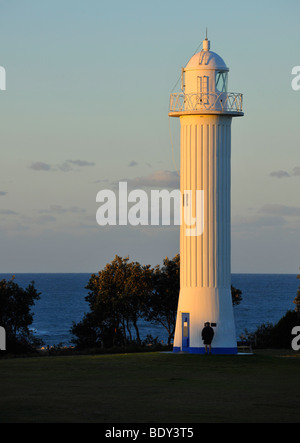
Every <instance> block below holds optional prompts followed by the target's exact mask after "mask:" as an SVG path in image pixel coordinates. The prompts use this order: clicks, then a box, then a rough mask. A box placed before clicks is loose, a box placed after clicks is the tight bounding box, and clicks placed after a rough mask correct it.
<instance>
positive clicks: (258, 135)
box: [0, 0, 300, 274]
mask: <svg viewBox="0 0 300 443" xmlns="http://www.w3.org/2000/svg"><path fill="white" fill-rule="evenodd" d="M299 16H300V3H299V1H298V0H287V1H285V2H282V1H275V2H274V1H269V0H261V1H256V0H254V1H252V2H241V1H235V0H228V1H227V2H223V1H218V0H216V1H214V2H207V1H202V0H197V1H194V0H186V1H185V2H182V1H177V0H172V1H171V0H163V1H161V0H160V1H157V0H152V1H151V2H149V1H147V2H146V1H143V0H139V1H135V0H128V1H126V2H125V1H124V0H116V1H110V2H106V1H105V2H104V1H102V0H85V1H83V0H51V1H48V0H43V1H40V0H26V2H25V1H24V0H2V1H1V0H0V66H2V67H4V68H5V71H6V90H5V91H0V116H1V121H0V128H1V129H0V147H1V148H0V149H1V161H0V245H1V250H0V272H2V273H22V272H25V273H26V272H30V273H35V272H36V273H38V272H88V273H89V272H91V273H92V272H97V271H98V270H100V269H102V268H103V267H104V266H105V264H106V263H108V262H110V261H111V260H113V258H114V256H115V255H116V254H117V255H120V256H124V257H125V256H129V257H130V259H131V260H133V261H139V262H140V263H142V264H151V265H153V266H154V265H156V264H161V263H162V261H163V259H164V258H165V257H166V256H168V257H174V256H175V255H176V254H177V253H178V252H179V228H178V226H169V227H167V226H155V227H154V226H149V227H146V226H130V225H128V226H106V227H101V226H99V225H98V224H97V222H96V212H97V209H98V208H99V203H97V202H96V196H97V193H98V192H99V191H100V190H103V189H116V187H117V186H118V183H119V182H120V181H126V182H128V183H129V185H130V186H131V187H132V188H137V187H138V188H139V189H140V188H143V189H146V190H148V191H149V189H150V188H151V187H152V188H155V187H156V188H159V189H174V188H175V187H176V184H177V183H179V182H178V180H179V176H178V174H177V172H176V171H177V168H178V165H179V163H180V140H179V133H180V131H179V121H178V119H171V120H170V119H169V117H168V106H169V97H170V93H171V92H172V91H176V92H177V91H179V90H180V83H178V79H179V77H180V73H181V68H182V67H183V66H185V65H186V64H187V62H188V60H189V59H190V58H191V57H192V56H193V54H194V53H195V51H196V50H197V48H199V45H201V42H202V40H203V39H204V38H205V33H206V28H208V37H209V39H210V41H211V50H212V51H214V52H217V53H218V54H219V55H220V56H221V57H222V58H223V59H224V60H225V62H226V64H227V65H228V66H229V68H230V73H229V90H230V91H232V92H240V93H243V94H244V112H245V116H244V117H243V118H238V119H234V120H233V124H232V159H231V164H232V208H231V210H232V272H233V273H290V274H294V273H297V272H298V268H299V267H300V193H299V189H300V188H299V187H300V155H299V145H300V125H299V110H300V91H295V90H293V89H292V87H291V82H292V79H293V76H292V75H291V73H292V69H293V67H295V66H300V52H299V43H300V26H299V22H298V21H299ZM170 134H171V135H170ZM172 150H173V152H174V155H173V152H172Z"/></svg>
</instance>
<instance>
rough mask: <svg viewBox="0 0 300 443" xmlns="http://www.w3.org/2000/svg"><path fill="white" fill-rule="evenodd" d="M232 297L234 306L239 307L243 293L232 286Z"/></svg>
mask: <svg viewBox="0 0 300 443" xmlns="http://www.w3.org/2000/svg"><path fill="white" fill-rule="evenodd" d="M231 297H232V304H233V306H237V305H239V304H240V303H241V301H242V291H241V290H240V289H236V288H235V287H234V286H232V285H231Z"/></svg>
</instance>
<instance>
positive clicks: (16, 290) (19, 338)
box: [0, 277, 42, 352]
mask: <svg viewBox="0 0 300 443" xmlns="http://www.w3.org/2000/svg"><path fill="white" fill-rule="evenodd" d="M39 298H40V293H38V292H37V290H36V289H35V286H34V282H31V283H30V284H29V285H28V287H27V288H26V289H23V288H21V287H20V286H19V285H17V284H16V283H15V282H14V277H13V278H12V279H11V280H8V281H7V280H5V279H3V280H1V281H0V325H1V326H3V327H4V328H5V331H6V341H7V349H8V350H9V351H10V352H25V351H28V350H31V349H33V348H34V347H35V346H37V345H40V344H41V343H42V342H41V341H40V340H37V339H35V338H34V336H33V334H32V333H31V331H30V329H29V326H30V325H31V324H32V322H33V314H32V313H31V307H32V306H33V305H34V303H35V301H36V300H39Z"/></svg>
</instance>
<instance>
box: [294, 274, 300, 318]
mask: <svg viewBox="0 0 300 443" xmlns="http://www.w3.org/2000/svg"><path fill="white" fill-rule="evenodd" d="M297 279H298V280H300V275H297ZM294 304H295V305H296V308H295V310H296V312H297V313H298V314H300V286H299V288H298V291H297V296H296V297H295V299H294Z"/></svg>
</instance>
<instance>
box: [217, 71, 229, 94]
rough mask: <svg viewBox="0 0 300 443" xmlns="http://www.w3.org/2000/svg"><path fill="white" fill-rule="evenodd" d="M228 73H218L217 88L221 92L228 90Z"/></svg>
mask: <svg viewBox="0 0 300 443" xmlns="http://www.w3.org/2000/svg"><path fill="white" fill-rule="evenodd" d="M227 81H228V73H227V72H222V71H219V72H217V75H216V90H217V91H219V92H227Z"/></svg>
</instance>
